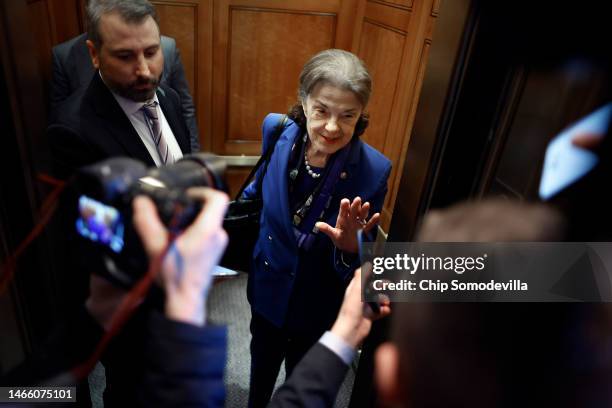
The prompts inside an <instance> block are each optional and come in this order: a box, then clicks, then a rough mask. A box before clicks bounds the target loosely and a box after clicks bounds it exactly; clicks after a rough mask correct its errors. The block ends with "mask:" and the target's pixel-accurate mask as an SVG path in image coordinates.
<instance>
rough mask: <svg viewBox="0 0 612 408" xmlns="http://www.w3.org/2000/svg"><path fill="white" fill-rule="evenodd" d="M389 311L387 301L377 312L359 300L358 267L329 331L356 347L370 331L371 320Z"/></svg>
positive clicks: (359, 278)
mask: <svg viewBox="0 0 612 408" xmlns="http://www.w3.org/2000/svg"><path fill="white" fill-rule="evenodd" d="M390 313H391V307H390V305H389V302H388V301H385V302H383V303H382V304H381V305H380V312H378V313H374V312H373V311H372V309H371V308H370V306H369V305H368V304H367V303H364V302H362V301H361V268H359V269H357V270H356V271H355V275H354V276H353V279H352V280H351V283H349V285H348V287H347V288H346V292H345V293H344V301H343V302H342V307H341V308H340V313H338V318H337V319H336V322H335V323H334V326H333V327H332V329H331V332H332V333H333V334H335V335H336V336H339V337H340V338H341V339H343V340H344V341H345V342H346V343H347V344H349V345H350V346H352V347H353V348H357V346H359V344H361V342H362V341H363V339H365V338H366V336H367V335H368V334H369V333H370V329H371V328H372V321H374V320H376V319H380V318H382V317H385V316H388V315H389V314H390Z"/></svg>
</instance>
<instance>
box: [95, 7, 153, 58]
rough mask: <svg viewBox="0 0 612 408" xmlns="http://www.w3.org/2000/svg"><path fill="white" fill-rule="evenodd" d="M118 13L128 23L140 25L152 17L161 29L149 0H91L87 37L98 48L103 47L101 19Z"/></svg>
mask: <svg viewBox="0 0 612 408" xmlns="http://www.w3.org/2000/svg"><path fill="white" fill-rule="evenodd" d="M108 13H118V14H119V15H120V16H121V18H122V19H123V20H124V21H126V22H128V23H134V24H138V23H141V22H143V21H144V20H145V19H146V18H147V17H149V16H151V17H152V18H153V20H155V23H156V24H157V26H158V27H159V21H158V20H157V13H156V12H155V7H153V5H152V4H151V3H150V2H149V1H147V0H89V3H88V5H87V37H88V38H89V40H91V42H93V43H94V45H95V47H96V48H98V49H99V48H100V46H101V45H102V37H101V36H100V19H101V18H102V16H103V15H104V14H108Z"/></svg>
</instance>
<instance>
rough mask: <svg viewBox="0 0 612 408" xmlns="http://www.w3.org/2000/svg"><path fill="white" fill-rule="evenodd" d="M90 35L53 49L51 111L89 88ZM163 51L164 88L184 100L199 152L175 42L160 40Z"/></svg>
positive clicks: (91, 70)
mask: <svg viewBox="0 0 612 408" xmlns="http://www.w3.org/2000/svg"><path fill="white" fill-rule="evenodd" d="M86 40H87V34H81V35H79V36H77V37H74V38H72V39H70V40H68V41H66V42H63V43H61V44H59V45H57V46H55V47H53V67H52V69H53V71H52V75H51V89H50V99H51V111H52V112H54V111H55V110H56V109H57V107H58V106H59V105H60V104H61V103H62V102H63V101H65V100H66V99H67V98H68V97H69V96H70V95H72V94H73V93H75V92H77V91H78V90H79V89H81V88H86V87H87V85H88V84H89V81H90V80H91V77H92V75H93V73H94V71H95V69H94V67H93V65H92V63H91V58H90V56H89V51H88V49H87V45H86V44H85V41H86ZM161 48H162V52H163V54H164V71H163V73H162V77H161V81H160V82H161V84H163V85H166V86H168V87H170V88H172V89H174V90H175V91H176V92H177V93H178V94H179V96H180V99H181V110H182V113H183V118H184V120H185V123H186V125H187V128H188V129H189V138H190V143H191V151H192V152H197V151H199V150H200V140H199V137H198V125H197V123H196V118H195V108H194V106H193V99H192V98H191V94H190V93H189V85H187V80H186V79H185V70H184V69H183V64H182V63H181V57H180V53H179V50H178V48H177V47H176V41H175V40H174V39H173V38H170V37H166V36H164V35H162V36H161Z"/></svg>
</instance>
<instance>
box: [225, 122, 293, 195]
mask: <svg viewBox="0 0 612 408" xmlns="http://www.w3.org/2000/svg"><path fill="white" fill-rule="evenodd" d="M286 123H287V115H282V116H281V117H280V119H279V120H278V123H277V124H276V126H275V127H274V133H272V141H271V143H270V145H269V146H268V148H267V149H266V151H265V152H264V154H262V155H261V157H259V160H257V163H256V164H255V166H254V167H253V169H252V170H251V172H250V173H249V176H248V177H247V178H246V180H244V183H242V187H240V190H239V191H238V194H236V200H238V199H239V198H240V197H241V196H242V193H243V192H244V190H245V189H246V188H247V187H248V186H249V184H251V179H252V178H253V177H254V176H255V173H257V170H259V168H260V167H261V166H262V164H264V163H265V167H264V171H263V173H262V174H261V177H259V179H258V180H257V194H258V195H261V185H262V183H263V178H264V176H265V175H266V170H268V163H269V162H270V157H271V156H272V152H274V147H275V146H276V142H278V139H280V136H281V134H282V133H283V130H284V129H285V124H286ZM262 143H263V141H262Z"/></svg>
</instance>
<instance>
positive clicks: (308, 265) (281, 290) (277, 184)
mask: <svg viewBox="0 0 612 408" xmlns="http://www.w3.org/2000/svg"><path fill="white" fill-rule="evenodd" d="M280 117H281V115H279V114H269V115H268V116H267V117H266V118H265V119H264V123H263V147H262V150H263V151H265V149H266V148H267V146H268V145H269V144H270V142H271V137H272V134H273V132H274V128H275V127H276V125H277V124H278V123H279V119H280ZM303 132H304V130H303V129H300V127H299V126H298V125H297V124H296V123H294V122H293V121H291V120H288V121H287V124H286V125H285V128H284V130H283V132H282V134H281V136H280V138H279V140H278V142H277V144H276V146H275V149H274V152H273V154H272V156H271V158H270V164H269V165H268V170H267V174H266V175H265V177H264V180H263V185H262V197H263V201H264V205H263V211H262V215H261V229H260V232H259V239H258V241H257V243H256V245H255V249H254V251H253V260H252V268H251V273H250V274H249V282H248V288H247V294H248V299H249V302H250V303H251V307H252V309H253V311H255V312H257V313H259V314H260V315H262V316H263V317H265V318H267V319H268V320H269V321H270V322H271V323H273V324H274V325H276V326H278V327H281V326H283V325H285V326H286V327H289V328H292V329H294V330H297V331H304V332H309V333H312V332H322V331H325V330H326V329H328V328H329V327H330V326H331V324H332V323H333V322H334V320H335V318H336V315H337V313H338V310H339V308H340V305H341V304H342V299H343V297H344V291H345V289H346V285H347V284H348V282H349V281H350V279H351V278H352V276H353V271H354V270H355V268H356V267H358V266H359V261H358V259H357V257H352V258H353V261H352V263H351V264H350V265H349V266H346V265H345V264H344V263H343V262H341V260H340V256H339V253H340V251H337V253H336V250H335V247H334V244H333V243H332V241H331V239H330V238H329V237H327V236H326V235H325V234H323V233H319V234H318V236H317V238H316V240H315V243H314V245H313V246H312V248H311V249H310V250H309V251H308V252H305V251H303V250H301V249H299V248H298V246H297V242H296V238H295V234H294V232H293V224H292V214H291V213H290V208H289V186H288V178H289V177H288V165H289V157H290V153H291V149H292V147H293V145H294V143H295V141H296V140H297V138H298V137H300V136H302V135H303V134H304V133H303ZM343 171H344V172H345V173H346V174H345V176H346V177H344V178H341V179H340V180H339V181H338V183H337V184H336V188H335V192H334V194H333V196H332V203H331V205H330V207H329V209H328V210H327V212H326V214H325V216H324V221H325V222H327V223H328V224H330V225H332V226H335V225H336V219H337V217H338V211H339V207H340V200H341V199H342V198H349V199H350V200H352V199H353V198H355V197H357V196H359V197H361V199H362V200H363V201H364V202H365V201H369V202H370V205H371V212H370V214H373V213H375V212H380V211H381V209H382V205H383V202H384V199H385V194H386V193H387V179H388V178H389V173H390V171H391V162H390V161H389V159H387V158H386V157H385V156H383V155H382V154H381V153H379V152H378V151H377V150H375V149H374V148H372V147H371V146H369V145H367V144H366V143H364V142H362V141H361V140H360V139H359V138H354V139H353V140H352V141H351V143H350V153H349V156H348V158H347V161H346V164H345V168H344V169H343ZM257 177H260V174H258V175H257ZM255 186H256V184H255V183H252V184H251V185H250V186H249V187H248V188H247V189H246V190H245V193H244V195H245V196H246V197H253V196H254V195H255V193H256V191H255V188H256V187H255ZM345 260H346V258H345Z"/></svg>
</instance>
